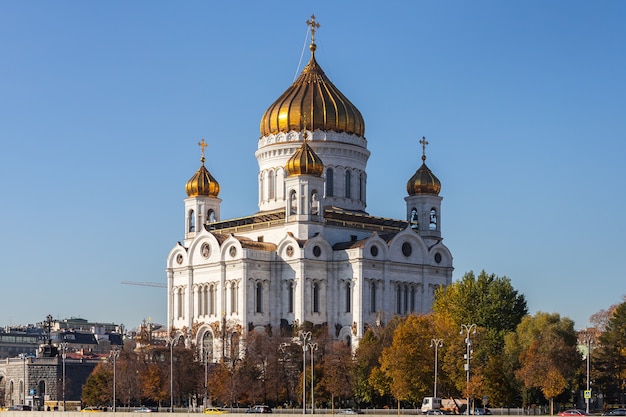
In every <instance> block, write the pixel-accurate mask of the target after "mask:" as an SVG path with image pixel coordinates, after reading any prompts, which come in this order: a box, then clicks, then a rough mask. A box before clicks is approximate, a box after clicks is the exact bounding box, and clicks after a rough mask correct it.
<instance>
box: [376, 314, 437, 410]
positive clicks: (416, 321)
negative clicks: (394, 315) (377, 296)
mask: <svg viewBox="0 0 626 417" xmlns="http://www.w3.org/2000/svg"><path fill="white" fill-rule="evenodd" d="M434 334H435V333H434V326H433V323H432V317H431V316H425V315H420V316H417V315H410V316H408V317H406V318H405V319H404V320H403V321H401V322H400V324H399V325H398V327H397V328H396V330H395V332H394V334H393V341H392V343H391V346H389V347H386V348H385V349H383V352H382V356H381V358H380V371H381V372H382V373H383V374H384V375H385V377H386V378H385V379H386V380H387V381H389V390H390V392H391V394H392V395H393V396H394V397H395V398H396V399H397V400H398V401H408V402H411V403H413V404H417V403H419V402H421V400H422V398H424V397H425V396H428V395H430V392H431V388H432V384H431V383H430V381H432V378H433V376H432V375H433V358H432V352H431V349H430V347H429V345H430V341H431V338H432V336H433V335H434Z"/></svg>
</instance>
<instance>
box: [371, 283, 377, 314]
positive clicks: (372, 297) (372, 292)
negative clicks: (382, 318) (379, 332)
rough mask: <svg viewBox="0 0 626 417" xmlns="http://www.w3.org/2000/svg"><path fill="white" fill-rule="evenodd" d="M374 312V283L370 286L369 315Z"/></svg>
mask: <svg viewBox="0 0 626 417" xmlns="http://www.w3.org/2000/svg"><path fill="white" fill-rule="evenodd" d="M375 312H376V283H375V282H372V283H371V284H370V313H375Z"/></svg>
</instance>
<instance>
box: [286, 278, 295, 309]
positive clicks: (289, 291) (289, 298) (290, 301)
mask: <svg viewBox="0 0 626 417" xmlns="http://www.w3.org/2000/svg"><path fill="white" fill-rule="evenodd" d="M293 292H294V287H293V281H289V283H288V284H287V312H288V313H293Z"/></svg>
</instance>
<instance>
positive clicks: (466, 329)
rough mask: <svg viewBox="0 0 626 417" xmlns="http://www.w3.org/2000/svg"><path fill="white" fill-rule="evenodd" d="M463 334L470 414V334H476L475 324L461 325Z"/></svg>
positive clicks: (468, 410)
mask: <svg viewBox="0 0 626 417" xmlns="http://www.w3.org/2000/svg"><path fill="white" fill-rule="evenodd" d="M463 332H465V333H466V335H465V345H466V346H467V352H466V353H465V359H466V360H467V362H466V363H465V372H466V374H467V388H466V389H467V414H468V415H469V413H470V394H469V383H470V360H471V359H472V353H474V351H473V350H471V348H470V347H471V346H472V339H471V338H470V334H476V325H475V324H461V334H463Z"/></svg>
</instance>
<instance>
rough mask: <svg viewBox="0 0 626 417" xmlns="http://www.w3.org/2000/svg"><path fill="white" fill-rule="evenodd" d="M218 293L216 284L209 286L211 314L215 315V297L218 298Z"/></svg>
mask: <svg viewBox="0 0 626 417" xmlns="http://www.w3.org/2000/svg"><path fill="white" fill-rule="evenodd" d="M216 294H217V289H216V288H215V285H211V287H210V288H209V300H211V301H210V303H209V314H212V315H215V298H216Z"/></svg>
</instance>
